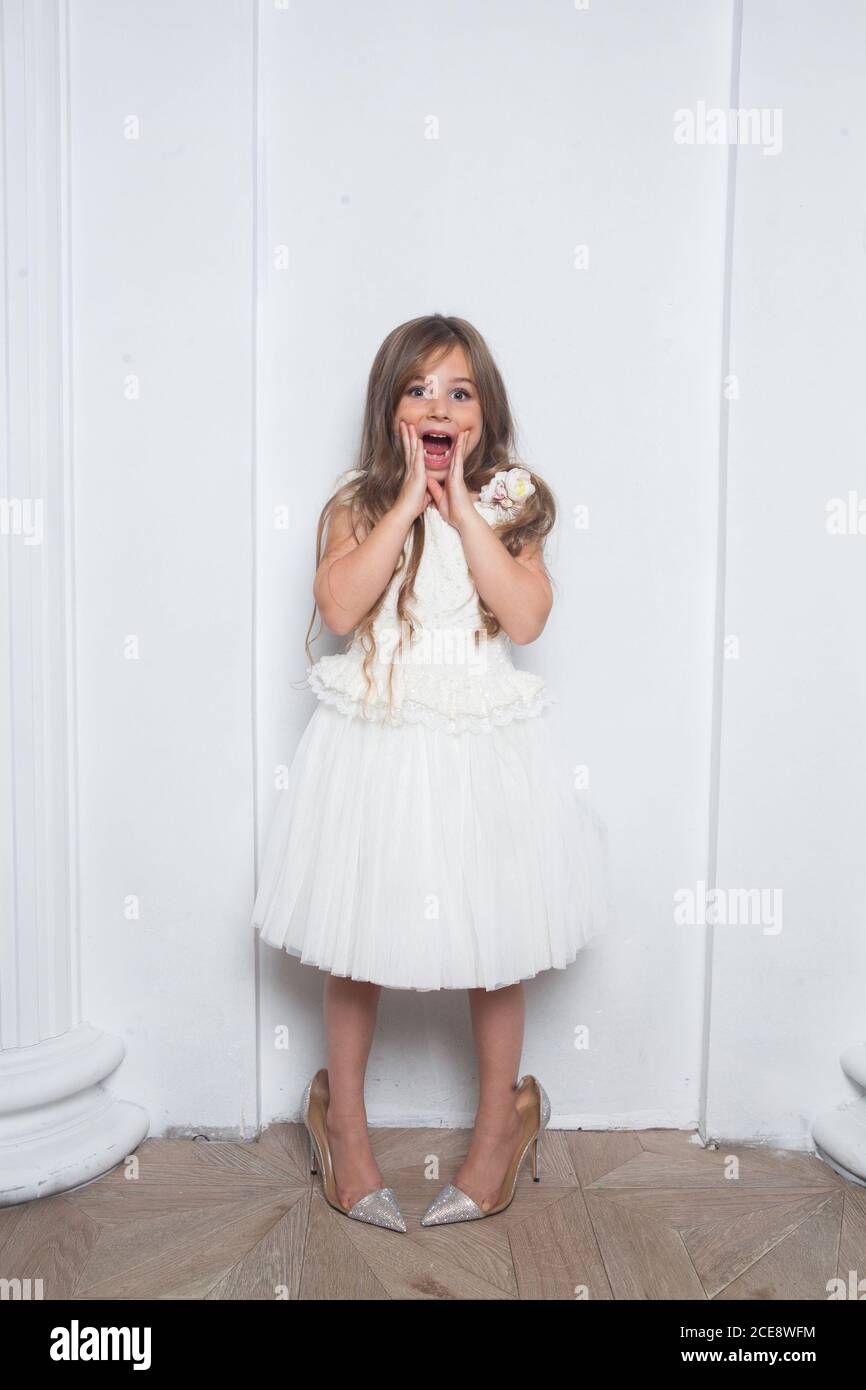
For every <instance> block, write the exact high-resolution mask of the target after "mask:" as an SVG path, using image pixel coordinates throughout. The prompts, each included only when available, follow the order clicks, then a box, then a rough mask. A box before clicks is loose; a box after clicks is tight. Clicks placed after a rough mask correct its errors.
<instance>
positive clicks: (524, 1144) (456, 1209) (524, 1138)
mask: <svg viewBox="0 0 866 1390" xmlns="http://www.w3.org/2000/svg"><path fill="white" fill-rule="evenodd" d="M516 1092H517V1094H516V1095H515V1098H514V1103H515V1105H516V1106H517V1109H518V1111H519V1113H520V1119H521V1132H520V1138H519V1139H518V1141H517V1147H516V1148H515V1150H514V1153H513V1155H512V1158H511V1162H510V1163H509V1165H508V1171H507V1173H506V1174H505V1178H504V1180H503V1183H502V1186H501V1188H500V1189H499V1196H498V1197H497V1199H496V1201H495V1202H494V1204H493V1206H492V1207H491V1208H490V1210H489V1211H482V1209H481V1207H480V1206H479V1205H478V1203H477V1202H476V1201H474V1200H473V1198H472V1197H470V1196H469V1195H468V1193H466V1192H461V1191H460V1188H459V1187H455V1186H454V1184H453V1183H451V1182H448V1183H446V1184H445V1186H444V1187H443V1188H442V1189H441V1191H440V1192H438V1193H437V1195H436V1196H435V1197H434V1198H433V1201H432V1202H431V1203H430V1205H429V1207H428V1208H427V1210H426V1212H425V1213H424V1215H423V1217H422V1218H421V1225H422V1226H444V1225H445V1224H446V1223H449V1222H453V1221H477V1220H478V1219H479V1218H480V1217H482V1216H496V1214H497V1212H500V1211H504V1210H505V1208H506V1207H507V1206H510V1205H511V1202H512V1201H513V1199H514V1189H515V1188H516V1186H517V1174H518V1171H519V1169H520V1165H521V1163H522V1162H523V1160H524V1158H525V1156H526V1150H527V1149H528V1148H529V1146H530V1144H532V1145H534V1148H533V1152H532V1177H533V1179H534V1181H535V1182H540V1181H541V1176H540V1175H541V1136H542V1133H543V1131H544V1129H545V1127H546V1126H547V1123H548V1121H549V1119H550V1100H549V1097H548V1095H547V1092H546V1091H545V1089H544V1087H543V1086H542V1084H541V1082H540V1081H539V1080H538V1079H537V1078H536V1077H534V1076H524V1077H522V1078H521V1080H520V1082H519V1084H518V1086H517V1087H516Z"/></svg>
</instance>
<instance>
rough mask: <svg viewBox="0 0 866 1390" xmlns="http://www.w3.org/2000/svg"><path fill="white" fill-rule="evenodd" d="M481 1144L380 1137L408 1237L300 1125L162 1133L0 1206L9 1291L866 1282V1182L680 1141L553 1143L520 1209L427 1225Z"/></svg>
mask: <svg viewBox="0 0 866 1390" xmlns="http://www.w3.org/2000/svg"><path fill="white" fill-rule="evenodd" d="M468 1137H469V1136H468V1133H467V1132H465V1131H457V1130H442V1129H429V1130H419V1129H399V1130H398V1129H391V1130H378V1131H374V1132H373V1144H374V1149H375V1152H376V1156H377V1159H378V1161H379V1164H380V1167H381V1169H382V1172H383V1174H384V1176H385V1181H386V1183H387V1184H389V1185H390V1186H392V1187H393V1188H394V1189H395V1191H396V1193H397V1197H398V1200H399V1201H400V1205H401V1207H402V1209H403V1213H404V1216H405V1218H406V1223H407V1226H408V1228H409V1229H408V1233H407V1234H406V1235H399V1234H396V1233H393V1232H391V1231H383V1230H379V1229H376V1228H373V1227H370V1226H367V1225H364V1224H363V1223H362V1222H360V1221H351V1220H349V1219H348V1218H347V1217H345V1216H341V1215H340V1214H339V1213H337V1212H335V1211H333V1210H332V1209H331V1208H330V1207H329V1206H328V1205H327V1204H326V1203H325V1201H324V1200H323V1198H322V1194H321V1180H320V1178H318V1177H315V1178H311V1177H310V1173H309V1166H308V1159H307V1144H306V1136H305V1133H304V1131H303V1129H302V1128H301V1126H299V1125H277V1126H273V1127H272V1128H271V1129H269V1130H268V1131H267V1132H266V1134H265V1135H264V1136H263V1137H262V1139H260V1140H259V1141H258V1142H256V1143H254V1144H240V1143H208V1142H207V1141H203V1140H195V1141H193V1140H177V1139H149V1140H146V1141H145V1142H144V1143H143V1144H142V1145H141V1146H140V1148H139V1149H138V1150H137V1154H136V1157H137V1159H138V1160H139V1168H138V1173H137V1175H136V1176H134V1177H132V1178H127V1177H125V1176H124V1168H123V1166H121V1167H119V1168H117V1169H115V1170H114V1171H113V1172H112V1173H109V1174H106V1176H104V1177H102V1178H99V1179H97V1180H96V1181H94V1182H92V1183H89V1184H87V1185H86V1186H84V1187H81V1188H78V1189H76V1190H75V1191H73V1192H68V1193H65V1194H63V1195H62V1196H57V1197H48V1198H43V1199H42V1200H41V1201H38V1202H30V1203H27V1204H24V1205H21V1206H17V1207H7V1208H3V1209H0V1277H3V1278H21V1279H26V1278H29V1279H38V1278H41V1279H42V1280H43V1296H44V1297H45V1298H46V1299H136V1298H141V1299H156V1298H170V1299H205V1298H208V1299H275V1298H290V1299H352V1300H356V1299H488V1298H495V1299H575V1298H589V1299H681V1298H685V1299H697V1300H704V1299H711V1298H712V1299H756V1300H774V1299H787V1298H794V1299H816V1300H822V1301H825V1300H826V1299H827V1296H828V1294H827V1281H828V1280H829V1279H832V1278H835V1277H837V1276H839V1277H841V1278H843V1279H845V1280H846V1281H847V1279H848V1272H849V1270H855V1271H859V1275H858V1277H860V1278H862V1277H863V1272H864V1270H866V1187H863V1186H861V1185H859V1184H857V1183H853V1182H846V1181H845V1180H844V1179H843V1178H841V1177H840V1176H839V1175H838V1174H836V1173H835V1172H834V1171H833V1169H831V1168H830V1167H829V1166H828V1165H827V1164H825V1163H822V1162H821V1160H820V1159H817V1158H813V1157H811V1156H809V1155H806V1154H801V1153H788V1152H785V1151H783V1150H779V1149H763V1148H745V1147H743V1148H739V1147H736V1146H731V1147H728V1148H725V1149H724V1150H722V1151H718V1152H716V1151H712V1150H704V1149H703V1148H702V1147H701V1146H700V1144H699V1143H695V1142H694V1136H693V1135H690V1134H688V1133H679V1132H677V1131H673V1130H652V1131H650V1130H642V1131H639V1132H636V1133H623V1132H604V1133H586V1132H581V1131H578V1132H574V1131H569V1132H565V1131H558V1132H557V1131H547V1132H546V1134H545V1138H544V1146H543V1151H542V1173H541V1182H540V1183H533V1181H532V1177H531V1173H530V1166H529V1155H527V1157H526V1159H525V1161H524V1165H523V1168H522V1170H521V1175H520V1180H519V1184H518V1189H517V1192H516V1194H515V1198H514V1201H513V1203H512V1204H511V1206H510V1207H509V1208H508V1210H507V1211H505V1212H502V1213H501V1214H500V1215H499V1216H496V1217H490V1218H487V1219H484V1220H482V1221H472V1222H465V1223H463V1224H460V1225H455V1226H445V1227H439V1228H432V1229H429V1230H425V1229H422V1228H421V1227H420V1226H419V1225H418V1222H419V1219H420V1217H421V1214H422V1212H423V1211H424V1209H425V1208H426V1206H427V1204H428V1203H429V1201H430V1200H431V1198H432V1197H433V1195H434V1194H435V1192H436V1191H438V1188H439V1187H440V1186H441V1184H442V1183H444V1182H446V1181H447V1180H448V1179H449V1178H450V1177H451V1176H452V1175H453V1173H454V1171H455V1170H456V1168H457V1166H458V1164H459V1161H460V1158H461V1156H462V1154H463V1152H464V1151H465V1149H466V1147H467V1143H468ZM431 1155H432V1156H433V1157H435V1158H438V1162H439V1173H438V1174H437V1176H436V1178H435V1179H431V1180H428V1179H426V1178H425V1177H424V1171H425V1164H429V1162H430V1157H431ZM732 1157H733V1158H734V1159H736V1160H737V1162H738V1175H737V1176H735V1177H732V1176H728V1174H729V1173H730V1172H731V1171H732Z"/></svg>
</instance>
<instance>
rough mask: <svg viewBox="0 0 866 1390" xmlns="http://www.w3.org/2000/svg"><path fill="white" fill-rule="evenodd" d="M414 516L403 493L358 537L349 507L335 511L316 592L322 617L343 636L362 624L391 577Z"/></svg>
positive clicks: (320, 565)
mask: <svg viewBox="0 0 866 1390" xmlns="http://www.w3.org/2000/svg"><path fill="white" fill-rule="evenodd" d="M413 520H414V517H413V514H412V509H411V507H410V506H407V504H406V502H405V500H404V499H402V498H399V499H398V500H397V501H396V502H395V504H394V506H393V507H392V508H391V509H390V511H387V512H386V513H385V515H384V516H383V517H381V518H380V520H379V521H377V522H376V525H375V526H374V527H373V529H372V531H370V532H369V534H368V535H366V536H365V537H364V539H363V540H361V541H360V542H359V541H357V540H356V539H355V537H354V536H353V534H352V524H351V520H350V516H349V508H348V507H339V508H338V509H337V510H336V511H335V513H334V515H333V516H332V518H331V524H330V527H329V529H328V543H327V546H326V548H325V553H324V555H323V556H322V559H321V563H320V564H319V568H318V569H317V570H316V578H315V582H314V584H313V595H314V597H315V600H316V604H317V605H318V609H319V612H320V613H321V615H322V619H323V621H324V622H326V623H327V625H328V627H329V628H330V629H331V631H332V632H334V633H336V635H337V636H338V637H345V636H346V635H347V634H348V633H350V632H351V631H352V630H353V628H356V627H357V626H358V623H359V622H360V621H361V619H362V618H363V616H364V614H365V613H366V612H367V611H368V610H369V609H370V608H372V606H373V604H374V603H375V602H376V600H377V598H378V597H379V595H380V594H381V592H382V590H383V589H384V588H385V587H386V586H387V584H388V583H389V581H390V579H391V576H392V575H393V573H394V566H395V565H396V563H397V557H398V555H399V554H400V553H401V551H402V549H403V546H404V545H405V543H406V537H407V535H408V534H409V528H410V526H411V525H412V522H413Z"/></svg>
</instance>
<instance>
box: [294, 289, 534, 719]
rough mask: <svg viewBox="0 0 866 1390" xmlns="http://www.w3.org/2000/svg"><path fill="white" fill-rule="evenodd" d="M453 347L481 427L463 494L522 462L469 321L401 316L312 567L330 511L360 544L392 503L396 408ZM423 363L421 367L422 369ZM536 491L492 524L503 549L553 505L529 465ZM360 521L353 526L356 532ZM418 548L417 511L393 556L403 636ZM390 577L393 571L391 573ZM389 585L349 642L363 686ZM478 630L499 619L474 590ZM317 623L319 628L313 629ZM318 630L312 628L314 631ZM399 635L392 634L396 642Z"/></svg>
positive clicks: (323, 518) (400, 463) (396, 476)
mask: <svg viewBox="0 0 866 1390" xmlns="http://www.w3.org/2000/svg"><path fill="white" fill-rule="evenodd" d="M458 345H459V346H461V347H462V348H463V350H464V352H465V353H466V357H467V360H468V361H469V364H470V369H471V372H472V376H473V379H474V381H475V387H476V391H477V393H478V400H479V404H480V407H481V415H482V430H481V438H480V439H479V441H478V443H477V445H476V446H475V448H474V449H473V450H472V452H471V453H470V454H468V455H467V456H466V458H465V460H464V469H463V472H464V477H465V479H466V486H467V488H468V490H469V491H470V492H479V491H480V490H481V488H483V487H484V484H485V483H488V482H489V481H490V479H491V478H492V477H493V475H494V474H495V473H497V472H499V471H501V470H507V469H509V468H514V467H523V465H522V464H520V463H519V462H518V461H517V460H516V457H515V444H514V421H513V418H512V414H511V408H510V406H509V403H508V395H507V393H506V390H505V384H504V382H503V380H502V377H501V375H500V373H499V369H498V367H497V366H496V363H495V362H494V360H493V356H492V354H491V352H490V349H489V348H488V346H487V344H486V343H485V341H484V339H483V338H482V336H481V334H480V333H479V332H478V330H477V329H476V328H473V326H472V324H471V323H468V322H467V321H466V319H461V318H454V317H450V316H447V317H446V316H445V315H443V314H425V315H424V316H423V317H421V318H417V319H410V320H409V322H408V323H403V324H400V326H399V327H398V328H395V329H394V330H393V331H392V332H391V333H389V334H388V336H387V338H386V339H385V341H384V342H383V343H382V345H381V347H380V348H379V350H378V352H377V353H376V356H375V358H374V360H373V365H372V367H371V369H370V376H369V380H368V383H367V398H366V404H365V407H364V422H363V426H362V430H361V443H360V448H359V450H358V455H357V464H356V469H357V470H359V471H360V475H361V476H360V477H356V478H353V479H352V480H351V481H348V482H345V483H344V484H343V485H342V486H340V487H338V488H337V491H336V492H335V493H334V494H333V496H332V497H330V498H329V500H328V502H327V503H326V504H325V506H324V508H323V510H322V513H321V515H320V517H319V523H318V528H317V531H316V570H317V571H318V568H319V564H320V563H321V559H322V554H323V538H324V534H325V528H326V526H327V525H328V522H329V519H330V518H331V517H332V515H333V514H334V512H335V511H336V510H337V509H338V508H340V507H347V508H348V509H349V516H350V520H351V525H352V534H353V535H354V537H355V539H356V540H357V541H358V542H359V543H360V541H362V540H363V539H364V536H365V535H367V534H369V532H370V530H372V528H373V527H374V526H375V525H376V523H377V522H378V521H380V520H381V518H382V517H383V516H384V515H385V513H386V512H387V511H389V510H390V508H391V507H392V506H393V505H394V503H395V502H396V500H397V497H398V495H399V493H400V489H401V487H402V486H403V481H404V478H405V474H406V463H405V458H404V455H403V446H402V444H401V442H400V436H399V431H398V430H397V428H396V427H395V424H394V420H395V416H396V413H397V408H398V406H399V404H400V401H401V399H402V397H403V393H404V392H405V391H406V389H407V387H408V385H409V383H410V381H412V380H413V379H414V378H415V377H416V376H420V375H422V374H423V373H422V367H423V364H424V363H425V362H426V361H427V358H428V357H429V356H430V354H431V353H434V352H435V353H436V358H435V362H436V363H438V362H439V361H440V360H441V358H443V357H445V356H446V355H447V353H448V352H449V351H450V350H451V348H453V347H455V346H458ZM428 370H429V369H428ZM531 476H532V482H533V483H534V485H535V492H534V493H533V494H532V496H531V497H528V498H525V499H524V500H523V502H522V503H521V504H520V506H519V507H518V508H516V509H515V512H516V514H515V516H514V517H513V518H506V519H505V520H504V521H502V522H497V524H496V527H495V529H496V531H497V534H498V535H499V537H500V539H501V541H502V543H503V545H504V546H505V547H506V549H507V550H508V552H509V554H511V555H519V554H520V552H521V551H522V550H523V548H524V546H526V545H529V544H530V543H534V542H536V541H538V542H540V543H542V544H543V542H544V538H545V537H546V536H547V535H548V533H549V532H550V531H551V529H552V528H553V525H554V523H555V521H556V503H555V501H554V497H553V494H552V492H551V491H550V488H549V487H548V486H547V484H546V483H545V482H544V481H543V480H542V479H541V478H540V477H539V476H538V474H537V473H532V475H531ZM359 528H360V534H359ZM423 552H424V514H423V512H422V513H421V515H420V516H417V517H416V518H415V520H414V522H413V523H412V546H411V550H410V551H409V559H408V563H407V562H406V547H404V552H403V553H402V554H401V555H400V556H398V558H397V563H396V565H395V567H394V574H397V573H399V572H400V571H401V570H402V569H405V571H406V573H405V576H404V578H403V581H402V583H401V585H400V588H399V592H398V595H397V617H398V620H399V622H400V630H401V634H402V633H404V632H406V631H408V632H409V634H410V641H411V640H412V638H413V637H414V634H415V632H416V630H417V629H416V626H415V620H414V618H413V616H412V612H411V607H410V605H411V602H412V599H413V598H414V595H415V590H414V584H415V576H416V575H417V573H418V566H419V564H420V562H421V556H422V554H423ZM393 577H394V576H393V575H392V576H391V579H392V580H393ZM389 588H390V581H389V583H388V584H387V585H386V586H385V589H383V591H382V593H381V594H380V595H379V598H378V599H377V600H376V602H375V603H374V604H373V606H372V607H371V608H370V609H369V610H368V612H367V613H365V614H364V617H363V618H362V619H361V622H360V623H359V624H358V625H357V627H356V629H355V633H354V636H353V637H352V638H350V641H349V644H348V645H351V643H352V642H353V641H356V640H357V641H360V643H361V646H362V648H363V650H364V652H365V656H364V662H363V670H364V674H365V677H366V679H367V685H368V693H369V689H370V687H371V686H372V681H371V678H370V671H369V668H370V666H371V664H372V663H373V661H374V660H375V659H376V637H375V633H374V630H373V624H374V622H375V619H376V616H377V614H378V613H379V610H380V609H381V607H382V604H383V602H384V600H385V595H386V593H387V592H388V589H389ZM478 599H479V608H480V611H481V616H482V621H483V624H484V627H483V629H478V630H477V631H476V636H475V641H476V645H477V643H478V641H479V636H480V633H481V632H482V631H485V632H486V633H487V636H488V637H495V636H496V634H497V633H498V632H499V631H500V626H501V625H500V623H499V622H498V620H497V618H496V616H495V615H494V613H493V612H492V611H491V610H490V608H488V606H487V605H486V604H485V603H484V601H483V600H482V599H481V596H480V594H479V596H478ZM317 613H318V605H317V604H315V603H314V606H313V614H312V617H311V619H310V625H309V627H308V628H307V636H306V641H305V644H304V645H305V650H306V653H307V657H308V659H309V660H310V661H311V662H312V659H313V656H312V650H311V645H310V643H311V633H312V630H313V625H314V623H315V621H316V614H317ZM320 631H321V629H320ZM319 635H320V633H316V636H317V637H318V636H319ZM402 645H403V636H402V635H401V639H400V649H401V650H402ZM393 674H394V670H393V661H392V662H391V670H390V675H389V689H390V688H391V682H392V680H393Z"/></svg>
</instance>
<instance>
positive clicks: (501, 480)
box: [479, 468, 535, 512]
mask: <svg viewBox="0 0 866 1390" xmlns="http://www.w3.org/2000/svg"><path fill="white" fill-rule="evenodd" d="M534 491H535V484H534V483H533V482H532V474H531V473H530V472H529V470H528V469H526V468H509V469H508V471H507V472H506V471H505V470H504V469H502V470H500V472H498V473H494V475H493V477H492V478H491V479H490V482H489V483H485V484H484V487H483V488H482V489H481V494H480V498H479V501H481V502H490V503H493V504H494V505H495V506H497V507H501V508H503V509H504V510H505V511H506V512H507V511H508V510H509V509H510V508H512V507H514V506H515V505H518V504H519V503H521V502H523V501H525V500H526V498H527V497H531V496H532V494H533V492H534Z"/></svg>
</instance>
